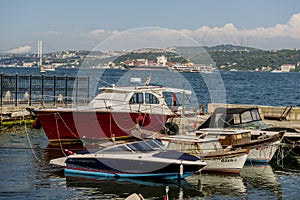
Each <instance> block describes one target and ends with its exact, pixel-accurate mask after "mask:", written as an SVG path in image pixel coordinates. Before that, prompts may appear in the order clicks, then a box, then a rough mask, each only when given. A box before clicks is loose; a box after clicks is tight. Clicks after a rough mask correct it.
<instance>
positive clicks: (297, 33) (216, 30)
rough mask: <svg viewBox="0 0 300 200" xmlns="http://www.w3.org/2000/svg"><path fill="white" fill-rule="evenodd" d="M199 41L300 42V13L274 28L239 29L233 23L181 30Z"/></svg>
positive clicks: (209, 42) (216, 42)
mask: <svg viewBox="0 0 300 200" xmlns="http://www.w3.org/2000/svg"><path fill="white" fill-rule="evenodd" d="M181 31H182V32H184V33H186V34H188V35H190V36H191V37H193V38H195V39H196V40H198V41H199V42H200V43H201V42H202V43H204V44H208V45H211V44H212V43H214V44H219V43H222V44H224V43H233V44H240V43H241V40H248V39H251V41H252V42H257V43H259V41H260V40H263V39H271V40H278V39H279V38H281V39H285V40H287V39H288V40H291V39H292V40H300V13H297V14H294V15H292V16H291V18H290V19H289V21H288V22H287V23H286V24H277V25H275V26H273V27H258V28H254V29H238V28H237V27H235V26H234V24H232V23H228V24H225V25H224V26H223V27H213V28H211V27H208V26H202V27H200V28H199V29H196V30H186V29H185V30H181Z"/></svg>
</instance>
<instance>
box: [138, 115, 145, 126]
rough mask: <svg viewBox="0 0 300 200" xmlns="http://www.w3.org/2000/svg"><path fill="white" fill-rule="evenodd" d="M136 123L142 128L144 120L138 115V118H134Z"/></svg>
mask: <svg viewBox="0 0 300 200" xmlns="http://www.w3.org/2000/svg"><path fill="white" fill-rule="evenodd" d="M136 121H137V124H138V125H139V126H140V127H142V126H143V125H144V122H145V118H144V116H143V115H142V114H141V113H139V116H138V117H137V118H136Z"/></svg>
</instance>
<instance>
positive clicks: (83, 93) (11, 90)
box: [0, 73, 90, 107]
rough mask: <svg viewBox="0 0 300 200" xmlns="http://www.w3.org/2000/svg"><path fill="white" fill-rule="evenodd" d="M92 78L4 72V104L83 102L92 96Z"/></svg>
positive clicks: (0, 81) (0, 96) (0, 87)
mask: <svg viewBox="0 0 300 200" xmlns="http://www.w3.org/2000/svg"><path fill="white" fill-rule="evenodd" d="M89 84H90V83H89V77H78V76H76V77H74V76H56V75H54V76H46V75H18V74H15V75H8V74H2V73H1V74H0V106H1V107H2V106H6V105H14V106H18V105H20V104H27V105H29V106H31V105H34V104H41V105H42V106H43V104H45V103H47V104H48V105H50V104H52V105H57V103H63V104H65V105H67V104H76V105H77V104H80V103H84V102H86V101H87V99H89Z"/></svg>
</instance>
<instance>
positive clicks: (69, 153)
mask: <svg viewBox="0 0 300 200" xmlns="http://www.w3.org/2000/svg"><path fill="white" fill-rule="evenodd" d="M65 152H66V153H67V155H68V156H69V155H74V154H75V153H74V152H73V151H71V150H69V149H65Z"/></svg>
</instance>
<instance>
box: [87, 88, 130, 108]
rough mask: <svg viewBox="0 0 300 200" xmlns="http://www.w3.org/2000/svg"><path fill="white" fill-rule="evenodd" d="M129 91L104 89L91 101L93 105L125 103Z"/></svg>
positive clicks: (104, 105)
mask: <svg viewBox="0 0 300 200" xmlns="http://www.w3.org/2000/svg"><path fill="white" fill-rule="evenodd" d="M127 96H128V93H125V92H119V91H112V90H104V91H102V92H101V93H100V94H98V95H97V96H96V97H95V98H94V99H93V100H92V101H91V103H90V106H93V107H107V106H116V105H120V104H123V103H125V100H126V98H127Z"/></svg>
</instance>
